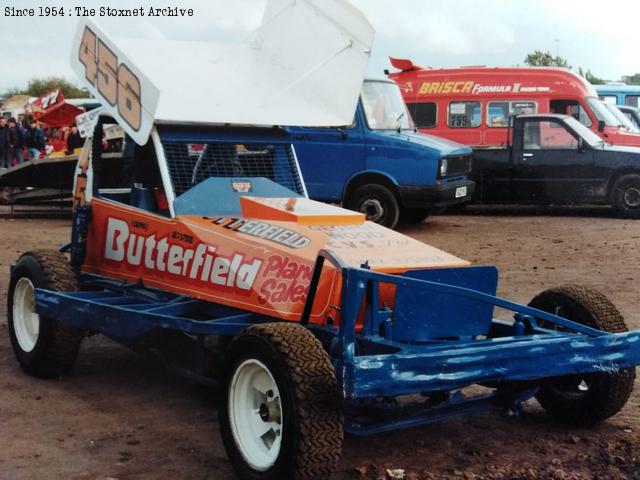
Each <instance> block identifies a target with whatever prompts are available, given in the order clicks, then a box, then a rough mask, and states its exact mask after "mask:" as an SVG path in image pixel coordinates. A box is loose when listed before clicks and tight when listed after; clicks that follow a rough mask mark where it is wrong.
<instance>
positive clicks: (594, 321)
mask: <svg viewBox="0 0 640 480" xmlns="http://www.w3.org/2000/svg"><path fill="white" fill-rule="evenodd" d="M551 297H556V298H560V297H564V298H566V299H569V300H570V301H571V302H573V303H574V304H575V305H576V306H578V307H579V308H581V309H582V310H584V313H585V316H584V319H585V320H586V321H585V322H582V323H584V324H586V325H588V326H590V327H593V328H596V329H598V330H602V331H605V332H609V333H623V332H626V331H628V329H627V326H626V324H625V322H624V318H623V317H622V315H621V314H620V312H619V311H618V309H617V308H616V307H615V305H613V303H611V302H610V301H609V299H607V297H606V296H604V295H603V294H602V293H601V292H599V291H597V290H595V289H593V288H590V287H586V286H584V285H576V284H568V285H563V286H560V287H556V288H551V289H549V290H545V291H544V292H542V293H540V294H539V295H537V296H536V297H534V299H533V300H532V301H531V302H530V305H531V306H533V307H535V308H540V307H541V306H543V305H544V304H545V302H547V301H548V300H549V298H551ZM542 309H543V310H544V308H542ZM635 377H636V372H635V368H623V369H620V370H619V371H618V372H617V373H615V374H612V373H594V374H591V380H592V381H593V382H596V385H597V387H598V388H597V392H596V393H597V394H595V395H594V396H593V397H592V398H590V401H589V402H588V404H587V405H584V406H583V407H581V408H579V407H578V406H577V405H576V404H575V402H568V401H566V399H564V398H562V397H559V396H558V395H555V394H553V393H552V392H551V391H550V390H548V389H545V388H544V387H543V388H541V389H540V391H539V392H538V394H537V395H536V398H537V399H538V401H539V402H540V404H541V405H542V407H543V408H544V409H545V410H546V411H547V412H549V413H550V414H551V415H552V416H554V417H557V418H559V419H561V420H564V421H568V422H570V423H573V424H577V425H582V426H591V425H595V424H597V423H599V422H601V421H603V420H605V419H607V418H609V417H611V416H613V415H615V414H616V413H618V412H619V411H620V409H622V407H624V405H625V404H626V403H627V401H628V400H629V397H630V396H631V392H632V391H633V384H634V381H635Z"/></svg>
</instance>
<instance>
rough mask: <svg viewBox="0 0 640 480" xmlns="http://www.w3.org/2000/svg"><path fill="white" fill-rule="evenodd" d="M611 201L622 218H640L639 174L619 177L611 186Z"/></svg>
mask: <svg viewBox="0 0 640 480" xmlns="http://www.w3.org/2000/svg"><path fill="white" fill-rule="evenodd" d="M611 202H612V206H613V208H614V210H615V212H616V213H617V214H618V216H620V217H622V218H634V219H636V218H640V175H636V174H630V175H624V176H622V177H620V178H619V179H618V180H617V181H616V183H615V184H614V186H613V190H612V192H611Z"/></svg>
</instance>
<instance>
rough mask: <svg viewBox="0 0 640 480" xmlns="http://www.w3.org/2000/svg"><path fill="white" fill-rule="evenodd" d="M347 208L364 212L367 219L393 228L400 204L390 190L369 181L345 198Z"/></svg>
mask: <svg viewBox="0 0 640 480" xmlns="http://www.w3.org/2000/svg"><path fill="white" fill-rule="evenodd" d="M345 206H346V207H347V208H348V209H349V210H355V211H356V212H361V213H364V214H365V215H366V216H367V220H369V221H371V222H375V223H379V224H380V225H383V226H385V227H387V228H394V227H395V226H396V225H397V224H398V219H399V218H400V205H399V204H398V199H397V198H396V196H395V195H394V194H393V192H392V191H391V190H389V189H388V188H387V187H385V186H383V185H379V184H377V183H371V184H368V185H363V186H361V187H358V188H356V189H355V190H354V191H353V192H352V193H351V194H350V195H349V198H347V201H346V202H345Z"/></svg>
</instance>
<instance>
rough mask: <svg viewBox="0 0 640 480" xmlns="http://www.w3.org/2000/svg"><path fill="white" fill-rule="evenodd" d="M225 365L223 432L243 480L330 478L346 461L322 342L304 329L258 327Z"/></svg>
mask: <svg viewBox="0 0 640 480" xmlns="http://www.w3.org/2000/svg"><path fill="white" fill-rule="evenodd" d="M225 360H226V362H227V369H226V370H227V371H226V388H225V397H224V400H223V402H222V406H221V408H220V413H219V417H220V418H219V423H220V432H221V435H222V440H223V443H224V447H225V450H226V452H227V456H228V457H229V460H230V461H231V464H232V465H233V467H234V469H235V470H236V472H237V474H238V476H239V477H240V478H242V479H251V480H276V479H278V480H285V479H296V480H307V479H316V478H318V479H320V478H325V477H327V476H329V475H330V474H331V472H333V471H334V470H335V469H336V467H337V465H338V462H339V459H340V455H341V453H342V440H343V415H342V403H341V397H340V393H339V389H338V385H337V381H336V375H335V371H334V369H333V366H332V364H331V361H330V360H329V356H328V355H327V353H326V352H325V351H324V349H323V348H322V345H321V344H320V342H319V341H318V340H317V339H316V338H315V337H314V336H313V335H312V334H311V333H310V332H309V331H308V330H307V329H305V328H304V327H302V326H301V325H297V324H291V323H269V324H263V325H255V326H252V327H249V328H248V329H247V330H246V331H245V332H244V333H243V334H242V335H241V336H239V337H238V338H237V339H236V340H234V341H233V343H232V344H231V345H230V347H229V350H228V351H227V354H226V358H225Z"/></svg>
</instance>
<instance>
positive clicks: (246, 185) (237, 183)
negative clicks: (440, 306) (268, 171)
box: [231, 180, 253, 193]
mask: <svg viewBox="0 0 640 480" xmlns="http://www.w3.org/2000/svg"><path fill="white" fill-rule="evenodd" d="M231 188H232V189H233V191H234V192H238V193H249V192H251V191H252V190H253V189H252V187H251V182H250V181H249V180H232V181H231Z"/></svg>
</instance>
